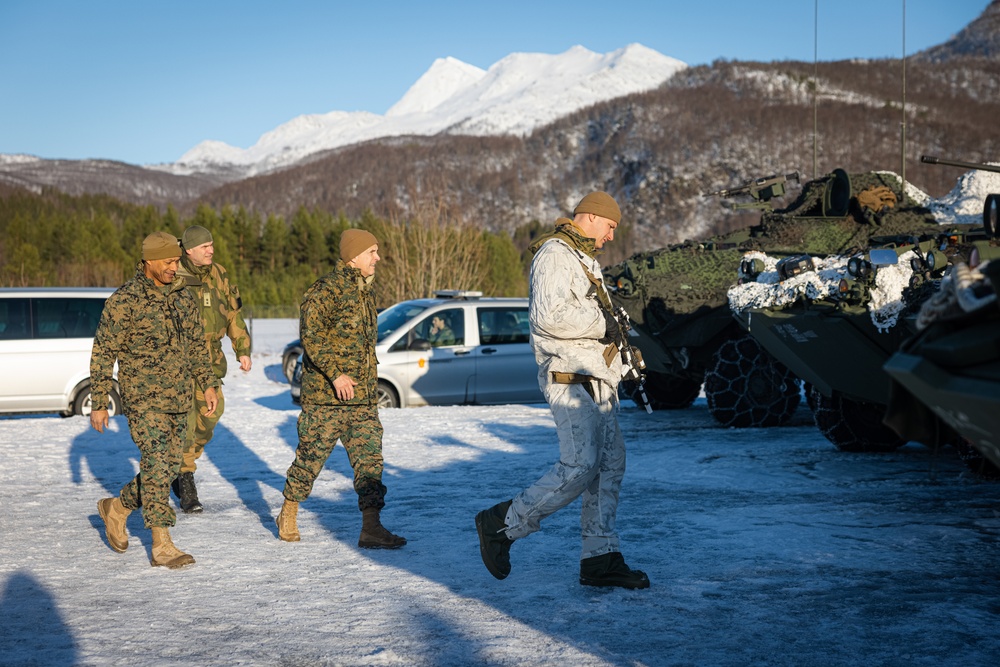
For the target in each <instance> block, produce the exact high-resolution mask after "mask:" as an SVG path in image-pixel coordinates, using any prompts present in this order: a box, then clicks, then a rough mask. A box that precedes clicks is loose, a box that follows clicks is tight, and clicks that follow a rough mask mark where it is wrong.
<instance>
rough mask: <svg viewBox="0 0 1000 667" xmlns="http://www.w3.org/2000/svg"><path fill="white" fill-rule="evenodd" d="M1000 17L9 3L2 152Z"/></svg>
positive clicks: (860, 9)
mask: <svg viewBox="0 0 1000 667" xmlns="http://www.w3.org/2000/svg"><path fill="white" fill-rule="evenodd" d="M817 3H818V16H819V27H818V31H816V30H814V26H815V15H816V13H815V12H816V7H817ZM988 4H989V0H781V1H779V2H768V1H767V0H762V1H761V2H747V1H746V0H707V1H705V2H694V1H692V0H686V1H684V2H678V1H674V0H640V1H634V2H630V1H628V0H622V1H620V2H614V3H613V2H607V1H606V2H592V1H590V0H576V1H574V2H569V1H563V0H554V1H545V0H535V1H534V2H525V1H522V0H506V1H505V2H495V1H494V2H487V1H475V2H474V1H471V0H470V1H468V2H459V1H457V0H455V1H440V2H419V1H417V0H410V1H409V2H395V1H378V0H353V1H351V2H337V1H333V0H330V1H327V2H321V1H318V0H312V1H296V0H283V1H281V2H278V1H271V2H267V1H264V0H242V1H240V2H236V1H230V0H218V1H212V0H201V1H200V2H189V1H188V0H172V1H170V2H165V1H142V0H130V1H125V0H115V1H111V0H107V1H102V0H90V1H89V2H87V1H83V0H77V1H71V0H0V153H28V154H32V155H38V156H40V157H45V158H70V159H82V158H108V159H115V160H123V161H125V162H131V163H135V164H149V163H157V162H172V161H174V160H177V159H178V158H179V157H180V156H181V155H182V154H183V153H184V152H185V151H187V150H188V149H190V148H192V147H193V146H195V145H196V144H197V143H199V142H200V141H202V140H205V139H216V140H220V141H224V142H226V143H228V144H231V145H233V146H238V147H241V148H246V147H248V146H250V145H252V144H254V143H255V142H256V141H257V139H258V138H259V137H260V135H261V134H263V133H264V132H267V131H268V130H271V129H273V128H275V127H276V126H278V125H280V124H281V123H284V122H286V121H289V120H291V119H292V118H294V117H295V116H299V115H302V114H307V113H326V112H329V111H370V112H373V113H379V114H381V113H385V111H386V110H387V109H388V108H389V107H390V106H392V105H393V104H394V103H395V102H396V101H397V100H399V98H400V97H402V96H403V94H404V93H405V92H406V90H407V89H408V88H409V87H410V86H411V85H412V84H413V83H414V82H415V81H416V80H417V79H418V78H419V77H420V75H421V74H423V73H424V72H425V71H426V70H427V68H428V67H430V65H431V63H432V62H433V61H434V59H435V58H441V57H445V56H452V57H455V58H458V59H459V60H462V61H464V62H467V63H470V64H472V65H476V66H478V67H482V68H484V69H486V68H488V67H489V66H490V65H492V64H493V63H495V62H496V61H498V60H500V59H501V58H503V57H504V56H506V55H508V54H510V53H513V52H538V53H561V52H562V51H565V50H566V49H568V48H570V47H571V46H574V45H576V44H580V45H583V46H584V47H586V48H588V49H590V50H592V51H596V52H599V53H606V52H608V51H613V50H615V49H619V48H621V47H623V46H626V45H627V44H631V43H640V44H643V45H645V46H648V47H650V48H652V49H655V50H657V51H659V52H660V53H663V54H664V55H668V56H671V57H674V58H677V59H679V60H682V61H684V62H687V63H689V64H692V65H696V64H702V63H710V62H712V61H713V60H716V59H718V58H725V59H729V60H763V61H772V60H804V61H808V62H812V60H813V57H814V53H815V54H818V58H819V60H821V61H825V60H841V59H845V58H881V57H894V58H898V57H900V56H901V55H902V54H903V39H904V31H903V8H904V5H905V11H906V30H905V40H906V53H907V54H912V53H914V52H916V51H919V50H921V49H924V48H927V47H929V46H933V45H935V44H939V43H941V42H943V41H945V40H947V39H948V38H949V37H951V36H952V35H954V34H955V33H957V32H958V31H959V30H961V29H962V28H963V27H965V26H966V25H967V24H968V23H969V22H970V21H972V20H973V19H975V18H976V17H977V16H979V14H980V13H982V11H983V10H984V9H985V8H986V6H987V5H988ZM817 32H818V39H816V40H814V35H815V34H816V33H817Z"/></svg>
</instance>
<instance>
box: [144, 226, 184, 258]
mask: <svg viewBox="0 0 1000 667" xmlns="http://www.w3.org/2000/svg"><path fill="white" fill-rule="evenodd" d="M180 256H181V246H180V244H179V243H178V242H177V237H176V236H174V235H173V234H167V233H166V232H153V233H152V234H150V235H149V236H147V237H146V238H145V239H143V241H142V258H143V259H171V258H174V257H180Z"/></svg>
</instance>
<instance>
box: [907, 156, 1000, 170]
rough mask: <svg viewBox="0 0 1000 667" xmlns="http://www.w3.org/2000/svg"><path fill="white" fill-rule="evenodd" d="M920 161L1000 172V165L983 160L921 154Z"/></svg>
mask: <svg viewBox="0 0 1000 667" xmlns="http://www.w3.org/2000/svg"><path fill="white" fill-rule="evenodd" d="M920 161H921V162H923V163H925V164H943V165H947V166H949V167H962V168H963V169H981V170H982V171H993V172H998V173H1000V165H995V164H983V163H981V162H962V161H961V160H948V159H945V158H940V157H934V156H933V155H921V156H920Z"/></svg>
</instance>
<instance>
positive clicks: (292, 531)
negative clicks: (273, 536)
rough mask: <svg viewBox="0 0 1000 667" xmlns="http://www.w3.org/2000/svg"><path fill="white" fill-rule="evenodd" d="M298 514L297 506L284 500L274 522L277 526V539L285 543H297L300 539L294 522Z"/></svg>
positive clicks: (297, 525) (297, 526)
mask: <svg viewBox="0 0 1000 667" xmlns="http://www.w3.org/2000/svg"><path fill="white" fill-rule="evenodd" d="M298 513H299V504H298V503H296V502H292V501H291V500H288V499H287V498H286V499H285V503H284V504H283V505H282V506H281V511H280V512H278V518H277V519H275V520H274V521H275V523H277V524H278V537H280V538H281V539H282V540H284V541H285V542H298V541H299V540H300V539H301V538H300V537H299V524H298V522H297V520H296V518H297V515H298Z"/></svg>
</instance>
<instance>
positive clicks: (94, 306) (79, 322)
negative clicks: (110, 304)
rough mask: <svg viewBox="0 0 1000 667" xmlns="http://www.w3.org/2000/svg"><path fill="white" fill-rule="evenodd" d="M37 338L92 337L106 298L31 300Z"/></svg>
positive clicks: (95, 331)
mask: <svg viewBox="0 0 1000 667" xmlns="http://www.w3.org/2000/svg"><path fill="white" fill-rule="evenodd" d="M32 306H33V312H34V316H35V317H34V320H35V321H34V325H35V329H34V334H35V338H93V337H94V334H96V333H97V323H98V322H100V320H101V312H102V311H103V310H104V299H72V298H55V299H32Z"/></svg>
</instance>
